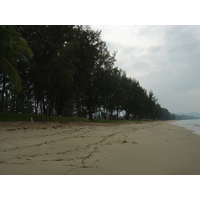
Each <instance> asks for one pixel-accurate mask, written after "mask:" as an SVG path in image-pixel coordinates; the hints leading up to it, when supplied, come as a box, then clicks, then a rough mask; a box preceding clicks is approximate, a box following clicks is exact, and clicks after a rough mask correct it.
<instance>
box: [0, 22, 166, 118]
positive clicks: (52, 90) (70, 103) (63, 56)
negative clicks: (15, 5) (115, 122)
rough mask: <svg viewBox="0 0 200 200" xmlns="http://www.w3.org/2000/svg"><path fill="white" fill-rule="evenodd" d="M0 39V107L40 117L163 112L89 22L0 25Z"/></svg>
mask: <svg viewBox="0 0 200 200" xmlns="http://www.w3.org/2000/svg"><path fill="white" fill-rule="evenodd" d="M0 42H1V43H0V45H1V48H0V50H1V51H0V92H1V97H0V98H1V99H0V102H1V106H0V112H12V113H18V112H22V113H35V114H36V115H38V116H40V119H41V120H47V119H48V118H49V116H50V117H51V116H52V115H62V116H71V117H73V116H75V115H76V116H79V117H87V118H89V119H90V120H92V119H93V118H94V117H103V118H105V119H117V118H118V119H119V118H126V119H159V118H160V117H162V116H164V114H163V112H164V113H166V112H165V110H163V109H162V108H161V106H160V104H159V103H158V102H157V101H158V100H157V99H156V97H155V96H154V93H153V91H150V92H147V91H146V89H144V88H143V87H142V86H141V85H140V84H139V81H137V80H135V79H134V78H130V77H127V76H126V73H125V71H123V70H121V69H120V68H119V67H116V66H115V61H116V52H115V51H114V52H110V51H109V50H108V48H107V46H106V42H104V41H102V39H101V31H99V30H97V31H94V30H92V29H91V28H90V26H73V25H69V26H68V25H67V26H66V25H63V26H53V25H51V26H48V25H45V26H0ZM8 78H9V79H10V81H8V80H9V79H8ZM13 86H14V87H13ZM16 89H17V90H16ZM162 114H163V115H162Z"/></svg>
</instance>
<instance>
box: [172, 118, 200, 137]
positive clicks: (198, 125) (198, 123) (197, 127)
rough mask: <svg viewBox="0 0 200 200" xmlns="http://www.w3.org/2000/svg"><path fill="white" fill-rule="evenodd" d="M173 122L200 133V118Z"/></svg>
mask: <svg viewBox="0 0 200 200" xmlns="http://www.w3.org/2000/svg"><path fill="white" fill-rule="evenodd" d="M172 124H175V125H177V126H180V127H184V128H186V129H189V130H191V131H193V133H194V134H197V135H200V119H192V120H179V121H175V122H173V123H172Z"/></svg>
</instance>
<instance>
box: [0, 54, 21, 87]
mask: <svg viewBox="0 0 200 200" xmlns="http://www.w3.org/2000/svg"><path fill="white" fill-rule="evenodd" d="M0 68H1V70H2V71H3V72H4V73H6V74H7V75H8V77H9V79H10V82H11V83H12V85H13V87H14V89H16V90H18V91H20V90H21V79H20V77H19V75H18V72H17V70H16V68H15V67H13V65H12V64H11V63H10V62H9V61H8V60H7V59H6V58H4V57H3V56H1V55H0Z"/></svg>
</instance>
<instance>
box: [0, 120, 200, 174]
mask: <svg viewBox="0 0 200 200" xmlns="http://www.w3.org/2000/svg"><path fill="white" fill-rule="evenodd" d="M170 123H171V122H169V121H168V122H159V121H158V122H145V123H142V124H133V123H129V124H98V123H86V122H85V123H84V122H82V123H81V122H74V123H72V122H71V123H62V124H61V123H50V122H49V123H36V122H35V123H29V122H0V174H1V175H189V174H190V175H198V174H200V136H198V135H195V134H192V132H191V131H189V130H186V129H184V128H180V127H177V126H175V125H172V124H170Z"/></svg>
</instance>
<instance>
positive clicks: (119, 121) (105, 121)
mask: <svg viewBox="0 0 200 200" xmlns="http://www.w3.org/2000/svg"><path fill="white" fill-rule="evenodd" d="M93 121H94V122H96V123H138V124H140V123H142V121H134V120H106V119H94V120H93Z"/></svg>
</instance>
